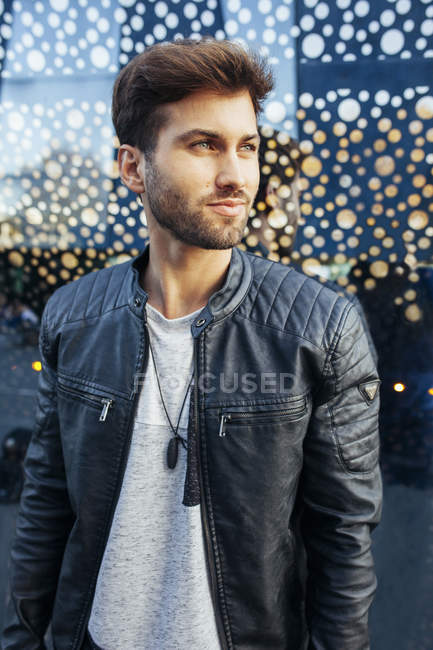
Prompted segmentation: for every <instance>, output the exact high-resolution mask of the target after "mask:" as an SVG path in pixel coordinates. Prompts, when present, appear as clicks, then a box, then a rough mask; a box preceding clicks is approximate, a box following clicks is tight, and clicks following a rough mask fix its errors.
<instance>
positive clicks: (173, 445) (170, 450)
mask: <svg viewBox="0 0 433 650" xmlns="http://www.w3.org/2000/svg"><path fill="white" fill-rule="evenodd" d="M178 453H179V439H178V438H177V437H174V438H171V439H170V442H169V443H168V447H167V465H168V467H169V468H170V469H174V468H175V467H176V465H177V456H178Z"/></svg>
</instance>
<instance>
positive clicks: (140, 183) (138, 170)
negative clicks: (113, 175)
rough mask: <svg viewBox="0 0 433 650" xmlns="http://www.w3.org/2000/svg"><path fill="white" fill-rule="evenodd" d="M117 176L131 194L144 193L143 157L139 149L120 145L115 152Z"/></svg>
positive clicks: (128, 145)
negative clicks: (117, 166) (117, 168)
mask: <svg viewBox="0 0 433 650" xmlns="http://www.w3.org/2000/svg"><path fill="white" fill-rule="evenodd" d="M117 162H118V164H119V175H120V179H121V181H122V183H124V184H125V185H126V187H128V188H129V189H130V190H131V191H132V192H135V193H136V194H143V192H144V156H143V153H142V152H141V151H140V149H137V147H133V146H132V145H130V144H122V145H121V146H120V147H119V151H118V152H117Z"/></svg>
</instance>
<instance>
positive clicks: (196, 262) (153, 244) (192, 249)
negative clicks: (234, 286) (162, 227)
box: [140, 232, 232, 318]
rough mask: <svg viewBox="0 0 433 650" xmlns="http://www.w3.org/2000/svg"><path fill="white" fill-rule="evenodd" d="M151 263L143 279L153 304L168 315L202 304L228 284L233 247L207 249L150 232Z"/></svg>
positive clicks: (194, 309) (176, 316)
mask: <svg viewBox="0 0 433 650" xmlns="http://www.w3.org/2000/svg"><path fill="white" fill-rule="evenodd" d="M149 239H150V245H149V263H148V264H147V266H146V268H145V269H144V271H143V273H142V276H141V278H140V282H141V285H142V286H143V288H144V290H145V291H146V292H147V294H148V295H149V303H150V304H151V305H152V307H154V308H155V309H157V310H158V311H159V312H160V313H161V314H163V315H164V316H165V317H166V318H180V317H181V316H186V315H187V314H190V313H192V312H194V311H197V310H198V309H200V308H201V307H204V305H206V303H207V302H208V300H209V297H210V296H211V295H212V294H213V293H215V291H218V289H220V288H221V287H222V285H223V283H224V280H225V277H226V274H227V271H228V268H229V265H230V259H231V253H232V250H231V248H230V249H225V250H205V249H203V248H197V247H196V246H189V245H187V244H183V243H182V242H178V241H176V240H173V239H172V238H171V237H170V238H168V237H166V236H164V237H160V236H158V233H156V232H154V233H151V232H149Z"/></svg>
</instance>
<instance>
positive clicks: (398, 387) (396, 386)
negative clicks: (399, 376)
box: [393, 382, 406, 393]
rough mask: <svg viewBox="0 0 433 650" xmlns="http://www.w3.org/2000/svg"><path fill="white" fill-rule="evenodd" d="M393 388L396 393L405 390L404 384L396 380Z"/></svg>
mask: <svg viewBox="0 0 433 650" xmlns="http://www.w3.org/2000/svg"><path fill="white" fill-rule="evenodd" d="M393 388H394V390H395V391H397V393H402V392H403V391H404V390H405V388H406V386H405V385H404V384H401V383H400V382H398V383H397V384H394V386H393Z"/></svg>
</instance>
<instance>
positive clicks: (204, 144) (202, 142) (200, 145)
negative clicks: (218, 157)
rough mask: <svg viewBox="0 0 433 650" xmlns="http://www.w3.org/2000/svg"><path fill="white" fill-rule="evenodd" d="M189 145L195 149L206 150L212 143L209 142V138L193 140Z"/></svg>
mask: <svg viewBox="0 0 433 650" xmlns="http://www.w3.org/2000/svg"><path fill="white" fill-rule="evenodd" d="M191 146H192V147H194V148H195V149H204V150H206V149H210V148H211V146H212V143H211V142H209V140H200V142H193V143H192V145H191Z"/></svg>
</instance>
